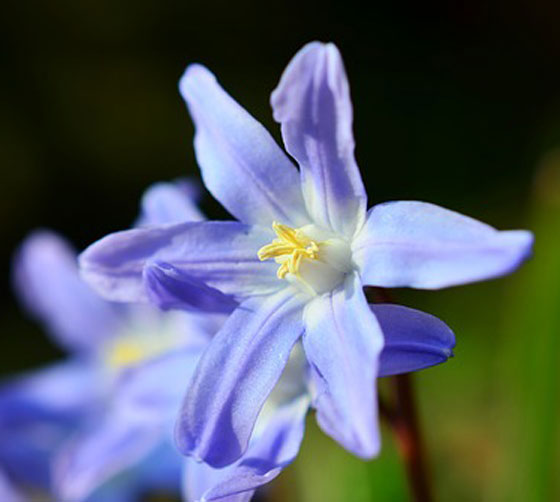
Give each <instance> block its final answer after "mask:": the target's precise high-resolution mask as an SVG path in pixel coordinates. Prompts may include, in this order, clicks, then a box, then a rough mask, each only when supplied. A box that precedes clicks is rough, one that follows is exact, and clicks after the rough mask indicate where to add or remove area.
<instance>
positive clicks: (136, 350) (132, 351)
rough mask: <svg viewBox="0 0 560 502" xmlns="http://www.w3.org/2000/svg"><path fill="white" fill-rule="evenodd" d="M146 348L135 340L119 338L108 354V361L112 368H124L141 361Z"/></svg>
mask: <svg viewBox="0 0 560 502" xmlns="http://www.w3.org/2000/svg"><path fill="white" fill-rule="evenodd" d="M145 355H146V354H145V350H144V348H143V347H142V346H141V345H140V344H139V343H135V342H134V341H133V340H128V339H124V340H118V341H117V342H116V343H115V344H114V345H113V347H112V350H111V351H110V352H109V354H108V358H107V362H108V364H109V366H110V367H111V368H122V367H124V366H129V365H132V364H135V363H138V362H140V361H141V360H142V359H144V357H145Z"/></svg>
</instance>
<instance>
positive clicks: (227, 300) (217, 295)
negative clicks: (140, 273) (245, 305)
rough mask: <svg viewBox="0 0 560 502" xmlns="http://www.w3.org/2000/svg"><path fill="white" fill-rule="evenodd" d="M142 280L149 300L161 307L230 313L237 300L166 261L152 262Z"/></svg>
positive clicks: (165, 308)
mask: <svg viewBox="0 0 560 502" xmlns="http://www.w3.org/2000/svg"><path fill="white" fill-rule="evenodd" d="M144 280H145V282H146V286H147V288H148V294H149V297H150V300H151V301H152V303H154V304H155V305H157V306H158V307H160V308H161V309H163V310H169V309H190V308H193V309H196V310H201V311H203V312H222V313H227V312H231V311H232V310H233V309H234V308H235V307H236V306H237V302H236V301H235V300H234V299H233V298H231V297H230V296H227V295H225V294H223V293H221V292H220V291H218V290H217V289H215V288H211V287H209V286H206V284H204V283H202V282H200V281H199V280H196V279H195V278H193V277H191V276H190V275H189V274H187V273H184V272H182V271H180V270H178V269H176V268H175V267H173V266H172V265H170V264H169V263H161V262H159V263H151V264H149V265H147V266H146V268H145V270H144Z"/></svg>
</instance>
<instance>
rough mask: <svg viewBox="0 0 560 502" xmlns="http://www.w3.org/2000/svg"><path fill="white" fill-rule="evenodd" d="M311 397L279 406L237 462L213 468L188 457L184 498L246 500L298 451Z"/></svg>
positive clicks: (277, 472) (230, 501) (272, 477)
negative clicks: (220, 467)
mask: <svg viewBox="0 0 560 502" xmlns="http://www.w3.org/2000/svg"><path fill="white" fill-rule="evenodd" d="M308 408H309V398H308V397H307V396H301V397H299V398H298V399H295V400H294V401H292V402H290V403H288V404H286V405H284V406H281V407H280V408H278V409H277V410H276V412H275V414H274V416H272V417H271V418H270V419H269V420H268V423H267V424H266V426H265V428H264V430H263V431H262V433H261V434H260V435H259V436H258V437H254V438H252V439H251V442H250V444H249V448H248V449H247V451H246V452H245V454H244V455H243V456H242V457H241V458H240V459H239V460H238V461H237V462H236V463H234V464H232V465H230V466H227V467H225V468H223V469H213V468H212V467H210V466H209V465H207V464H204V463H197V462H195V461H194V460H192V459H189V460H188V461H187V465H186V472H185V478H184V494H185V500H190V501H193V502H194V501H200V500H204V501H206V502H211V501H226V500H227V501H228V502H245V501H248V500H250V499H251V496H252V495H253V493H254V491H255V490H256V489H257V488H258V487H259V486H262V485H264V484H266V483H269V482H270V481H272V480H273V479H274V478H275V477H276V476H278V474H280V472H282V469H283V468H284V467H286V466H287V465H289V464H290V463H291V462H293V460H294V459H295V457H296V455H297V454H298V451H299V447H300V444H301V441H302V439H303V432H304V429H305V415H306V413H307V410H308Z"/></svg>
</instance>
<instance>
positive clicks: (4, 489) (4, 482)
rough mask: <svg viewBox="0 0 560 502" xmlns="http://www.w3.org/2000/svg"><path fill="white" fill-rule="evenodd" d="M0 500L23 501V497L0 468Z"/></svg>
mask: <svg viewBox="0 0 560 502" xmlns="http://www.w3.org/2000/svg"><path fill="white" fill-rule="evenodd" d="M0 500H2V502H23V497H22V496H21V495H20V494H19V493H18V492H17V491H16V489H15V488H14V487H13V486H12V483H10V481H9V480H8V478H7V477H6V476H5V475H4V473H3V472H2V471H1V470H0Z"/></svg>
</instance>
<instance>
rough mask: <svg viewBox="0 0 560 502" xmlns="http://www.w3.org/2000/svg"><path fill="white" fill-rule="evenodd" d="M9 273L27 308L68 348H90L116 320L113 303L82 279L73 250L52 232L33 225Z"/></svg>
mask: <svg viewBox="0 0 560 502" xmlns="http://www.w3.org/2000/svg"><path fill="white" fill-rule="evenodd" d="M13 279H14V287H15V290H16V292H17V293H18V296H19V298H20V299H21V301H22V302H23V304H24V305H25V307H26V308H27V310H29V312H30V313H31V314H32V315H33V316H34V317H36V318H37V319H38V320H39V321H41V322H42V323H43V324H44V325H45V327H46V328H47V330H48V332H49V333H50V334H51V336H52V337H53V338H54V339H55V341H56V342H58V343H59V344H60V345H61V346H63V347H65V348H67V349H70V350H78V351H83V350H86V351H89V350H91V349H92V348H93V349H94V348H96V347H97V346H98V345H99V343H100V341H101V340H103V339H107V338H108V337H111V336H113V334H114V332H115V330H116V328H117V327H118V325H119V324H118V322H119V317H118V311H117V306H115V305H111V304H109V303H107V302H106V301H104V300H103V299H101V298H99V296H98V295H96V294H95V292H94V291H92V290H91V288H90V287H89V286H88V285H87V284H85V283H84V282H83V281H82V280H81V278H80V276H79V273H78V263H77V257H76V253H75V252H74V251H73V249H72V248H71V247H70V246H69V245H68V244H67V243H66V241H64V240H63V239H62V238H61V237H59V236H58V235H56V234H54V233H53V232H49V231H46V230H41V231H36V232H34V233H32V234H31V235H30V236H29V237H28V238H27V239H26V240H25V241H24V242H23V244H22V245H21V246H20V248H19V249H18V251H17V252H16V255H15V259H14V271H13Z"/></svg>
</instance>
